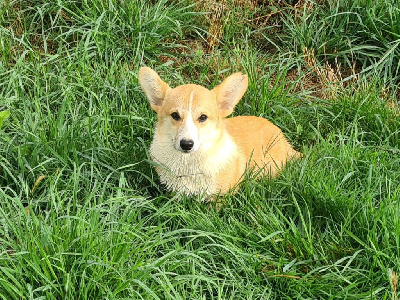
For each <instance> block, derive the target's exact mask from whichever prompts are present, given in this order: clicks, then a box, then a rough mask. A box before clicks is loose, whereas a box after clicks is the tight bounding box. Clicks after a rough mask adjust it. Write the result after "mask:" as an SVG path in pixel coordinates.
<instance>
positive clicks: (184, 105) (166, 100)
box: [139, 67, 248, 153]
mask: <svg viewBox="0 0 400 300" xmlns="http://www.w3.org/2000/svg"><path fill="white" fill-rule="evenodd" d="M139 83H140V86H141V87H142V90H143V91H144V93H145V94H146V96H147V98H148V100H149V102H150V105H151V108H152V109H153V110H154V111H155V112H156V113H157V117H158V125H157V126H158V128H157V129H158V132H159V134H161V135H163V136H164V137H168V138H170V140H171V142H172V143H173V145H174V147H175V149H176V150H178V151H181V152H184V153H190V152H195V151H197V150H199V149H203V150H205V151H206V150H207V149H210V148H212V147H213V145H214V144H215V141H216V140H218V138H219V137H220V135H221V133H222V130H221V126H223V125H222V124H221V120H222V119H223V118H225V117H227V116H228V115H230V114H231V113H232V112H233V109H234V108H235V106H236V104H237V103H238V102H239V100H240V99H241V98H242V97H243V94H244V93H245V92H246V89H247V85H248V79H247V76H246V75H243V74H241V73H235V74H232V75H231V76H229V77H227V78H226V79H225V80H224V81H223V82H222V83H221V84H220V85H219V86H217V87H215V88H214V89H212V90H208V89H206V88H205V87H202V86H199V85H196V84H185V85H180V86H177V87H176V88H170V87H169V86H168V84H167V83H165V82H164V81H163V80H162V79H161V78H160V77H159V76H158V75H157V73H156V72H155V71H154V70H152V69H150V68H148V67H142V68H140V70H139Z"/></svg>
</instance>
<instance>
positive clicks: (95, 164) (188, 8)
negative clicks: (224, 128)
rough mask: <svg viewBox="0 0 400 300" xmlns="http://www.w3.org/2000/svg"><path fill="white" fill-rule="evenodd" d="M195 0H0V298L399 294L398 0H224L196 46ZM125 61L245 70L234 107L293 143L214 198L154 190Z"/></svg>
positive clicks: (188, 76) (140, 113)
mask: <svg viewBox="0 0 400 300" xmlns="http://www.w3.org/2000/svg"><path fill="white" fill-rule="evenodd" d="M210 3H211V2H207V1H205V2H203V3H202V5H199V3H197V2H193V3H192V2H190V1H167V0H155V1H151V2H149V1H122V2H121V1H112V0H111V1H104V0H93V1H83V2H78V1H67V0H60V1H47V2H43V1H33V0H32V1H3V2H0V10H1V14H0V43H1V45H0V112H3V113H1V116H3V117H4V120H3V124H2V127H1V128H0V253H1V254H0V297H1V298H2V299H116V298H124V299H294V298H296V299H316V298H318V299H321V298H322V299H365V298H368V299H398V297H399V291H398V286H397V278H398V274H399V272H400V259H399V258H400V250H399V249H400V185H399V182H400V137H399V133H400V118H399V108H398V98H397V95H398V83H399V81H398V80H399V78H398V72H397V71H398V61H399V60H398V59H399V51H398V49H399V48H398V45H397V44H398V38H399V34H400V31H399V26H398V22H397V21H396V20H398V19H399V14H400V11H399V7H398V3H397V1H391V0H382V1H373V2H372V1H359V0H352V1H337V3H336V4H335V5H333V4H332V3H331V2H330V1H326V2H324V1H318V2H316V3H314V2H310V1H300V2H295V1H292V2H291V1H288V2H287V3H286V4H283V3H281V2H279V3H277V4H274V2H270V3H268V5H266V4H264V5H261V4H257V5H255V4H254V3H255V2H254V1H238V2H237V3H232V2H230V1H226V3H225V5H226V7H225V10H224V11H223V13H222V14H221V18H222V19H221V22H219V23H218V24H219V26H221V28H219V29H218V30H220V31H221V32H222V35H221V36H220V40H218V41H214V42H213V43H215V44H213V47H211V48H210V47H207V45H206V43H207V41H210V39H209V37H207V31H208V30H209V26H210V20H211V19H212V18H211V17H210V15H209V14H207V13H205V12H207V11H210V12H211V13H213V11H214V10H213V9H214V8H213V6H212V5H211V4H210ZM296 3H297V4H296ZM232 5H234V7H233V6H232ZM232 7H233V8H232ZM230 8H232V9H230ZM229 11H231V13H229ZM334 29H335V30H334ZM218 30H217V31H218ZM218 32H219V31H218ZM140 65H149V66H152V67H154V68H155V69H157V71H158V72H159V73H160V74H161V76H162V77H163V78H164V79H165V80H166V81H167V82H170V83H171V84H172V85H177V84H181V83H184V82H195V83H200V84H202V85H205V86H207V87H209V88H211V87H213V86H215V85H216V84H217V83H218V82H220V80H221V79H222V78H224V77H225V76H226V75H228V74H229V73H232V72H235V71H238V70H240V71H243V72H246V73H247V74H248V75H249V78H250V85H249V89H248V91H247V93H246V94H245V96H244V98H243V99H242V101H241V102H240V103H239V105H238V107H237V109H236V111H235V113H234V114H235V115H258V116H263V117H266V118H268V119H270V120H271V121H273V122H274V123H275V124H277V125H278V126H280V127H281V128H282V129H283V131H284V132H285V134H286V135H287V136H288V138H289V140H290V141H291V142H292V144H293V145H295V147H296V149H298V150H301V151H302V152H303V153H304V158H303V159H301V160H299V161H296V162H292V163H290V164H289V165H288V167H287V168H286V169H285V170H284V171H283V172H282V173H281V174H280V176H279V177H278V178H277V179H271V180H267V179H265V180H261V181H255V180H253V179H251V178H246V180H245V182H244V183H243V185H242V187H241V188H240V190H239V192H238V193H237V194H235V195H228V196H226V197H225V198H224V199H223V201H224V205H223V206H222V207H221V208H219V209H218V208H216V207H214V205H205V204H201V203H199V202H198V201H197V199H196V198H195V197H194V198H189V199H187V198H185V197H180V196H177V195H174V194H173V193H171V192H170V191H167V190H165V188H164V187H162V186H160V184H159V181H158V178H157V175H156V173H155V172H154V170H153V169H152V168H151V164H150V163H149V161H148V153H147V149H148V147H149V144H150V141H151V137H152V134H153V129H152V128H153V124H154V122H155V119H156V118H155V115H154V114H153V112H152V111H151V109H150V107H149V105H148V103H147V100H146V99H145V96H144V95H143V93H142V92H141V90H140V88H139V85H138V82H137V71H138V68H139V66H140ZM349 76H350V77H351V78H349ZM7 112H10V115H9V116H8V113H7ZM6 116H8V117H7V118H5V117H6ZM2 119H3V118H2Z"/></svg>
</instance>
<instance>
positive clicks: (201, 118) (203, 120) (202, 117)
mask: <svg viewBox="0 0 400 300" xmlns="http://www.w3.org/2000/svg"><path fill="white" fill-rule="evenodd" d="M207 119H208V117H207V116H206V115H201V116H200V117H199V122H205V121H206V120H207Z"/></svg>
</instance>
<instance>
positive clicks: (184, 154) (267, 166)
mask: <svg viewBox="0 0 400 300" xmlns="http://www.w3.org/2000/svg"><path fill="white" fill-rule="evenodd" d="M139 83H140V86H141V88H142V90H143V91H144V93H145V94H146V96H147V98H148V100H149V102H150V105H151V108H152V109H153V110H154V111H155V112H156V113H157V119H158V122H157V125H156V127H155V134H154V138H153V141H152V143H151V147H150V156H151V158H152V160H153V161H154V162H155V163H156V171H157V173H158V174H159V176H160V180H161V183H163V184H165V185H166V186H167V187H168V188H169V189H171V190H173V191H177V192H181V193H184V194H186V195H203V196H206V197H212V196H213V195H215V194H225V193H227V192H228V191H230V190H231V189H233V188H236V187H237V185H238V183H239V182H240V181H241V180H242V178H243V175H244V173H245V171H246V168H250V169H252V170H255V173H256V174H258V176H276V175H277V172H278V171H279V170H280V169H281V168H282V167H283V166H284V165H285V164H286V162H287V161H288V160H289V159H291V158H297V157H299V156H300V153H299V152H297V151H295V150H294V149H293V148H292V146H291V145H290V144H289V143H288V141H287V140H286V138H285V137H284V135H283V133H282V131H281V130H280V129H279V128H278V127H277V126H275V125H274V124H272V123H271V122H269V121H268V120H266V119H264V118H261V117H254V116H241V117H234V118H226V117H227V116H229V115H230V114H231V113H232V112H233V110H234V108H235V106H236V104H237V103H238V102H239V100H240V99H241V98H242V96H243V94H244V93H245V92H246V89H247V85H248V79H247V76H246V75H243V74H241V73H235V74H233V75H230V76H229V77H227V78H226V79H225V80H224V81H223V82H222V83H221V84H220V85H218V86H217V87H215V88H214V89H212V90H208V89H207V88H205V87H202V86H200V85H196V84H185V85H180V86H178V87H175V88H171V87H169V86H168V84H167V83H165V82H164V81H163V80H162V79H161V78H160V77H159V76H158V75H157V73H156V72H155V71H153V70H152V69H150V68H148V67H142V68H141V69H140V70H139Z"/></svg>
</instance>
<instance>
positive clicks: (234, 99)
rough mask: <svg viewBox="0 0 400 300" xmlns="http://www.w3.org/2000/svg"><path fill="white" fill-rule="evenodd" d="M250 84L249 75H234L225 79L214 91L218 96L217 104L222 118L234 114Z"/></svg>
mask: <svg viewBox="0 0 400 300" xmlns="http://www.w3.org/2000/svg"><path fill="white" fill-rule="evenodd" d="M248 84H249V82H248V78H247V75H243V74H242V73H234V74H232V75H231V76H229V77H227V78H225V80H224V81H223V82H222V83H221V84H220V85H218V86H216V87H215V88H213V89H212V91H213V92H214V93H215V94H216V95H217V102H218V105H219V109H220V113H221V116H222V117H227V116H229V115H230V114H231V113H232V112H233V109H234V108H235V106H236V104H238V102H239V100H240V99H242V97H243V95H244V93H245V92H246V90H247V86H248Z"/></svg>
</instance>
